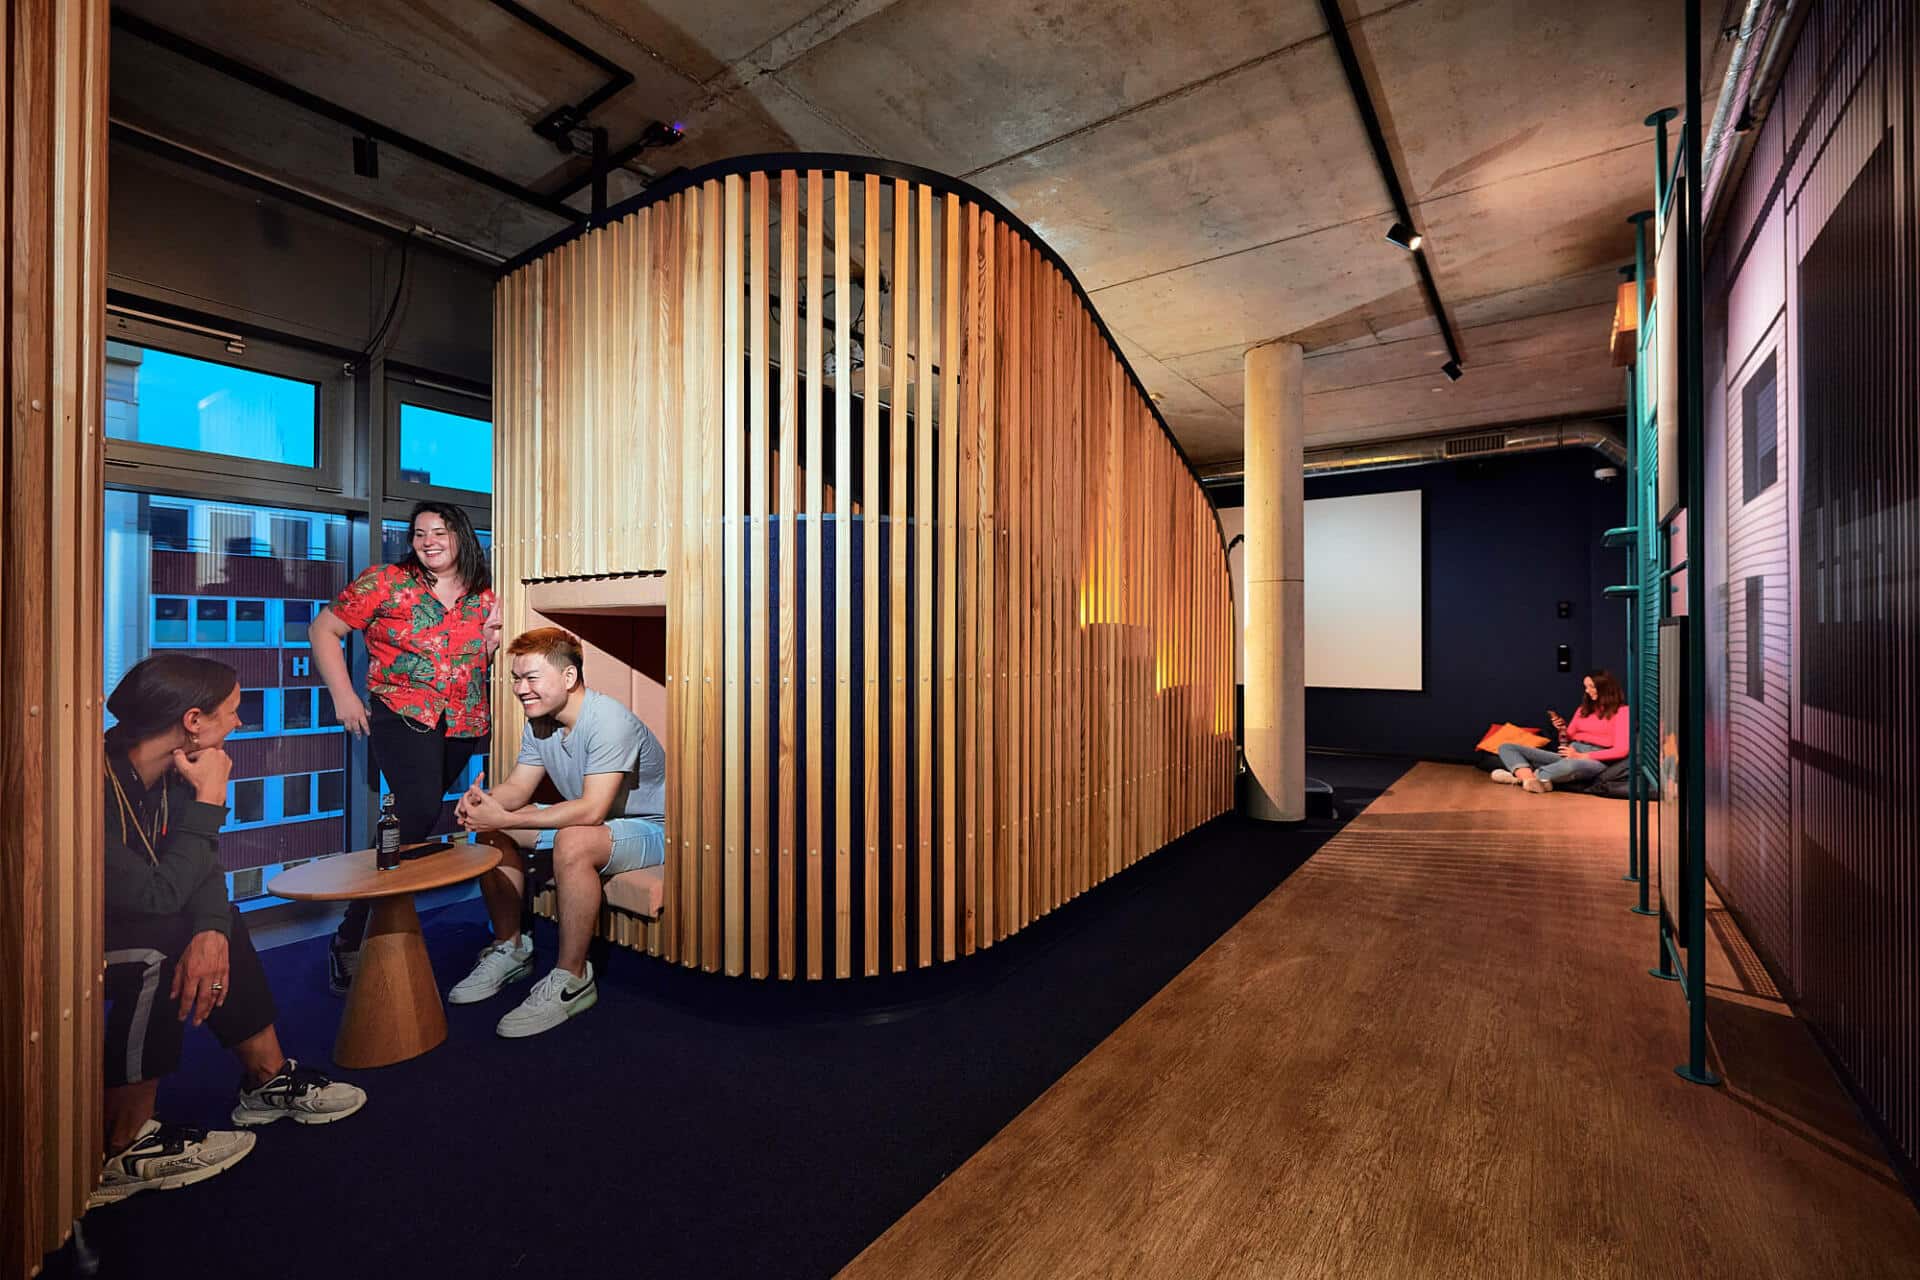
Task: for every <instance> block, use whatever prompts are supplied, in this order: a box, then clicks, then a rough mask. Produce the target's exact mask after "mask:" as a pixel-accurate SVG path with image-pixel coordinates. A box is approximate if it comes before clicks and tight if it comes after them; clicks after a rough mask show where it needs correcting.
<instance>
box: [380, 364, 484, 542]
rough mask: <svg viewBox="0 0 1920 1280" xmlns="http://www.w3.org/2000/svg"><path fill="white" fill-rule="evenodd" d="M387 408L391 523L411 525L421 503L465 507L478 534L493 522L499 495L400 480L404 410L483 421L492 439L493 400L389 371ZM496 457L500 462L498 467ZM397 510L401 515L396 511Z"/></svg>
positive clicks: (387, 490) (387, 488) (475, 393)
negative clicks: (411, 513) (410, 519)
mask: <svg viewBox="0 0 1920 1280" xmlns="http://www.w3.org/2000/svg"><path fill="white" fill-rule="evenodd" d="M386 390H387V394H386V404H385V405H384V406H383V412H384V414H385V422H386V457H385V458H384V459H383V460H382V465H383V466H384V467H385V469H386V492H387V498H388V502H387V504H386V505H387V507H388V508H389V510H388V511H387V512H385V513H383V514H384V515H385V517H386V518H387V519H390V520H405V519H406V518H407V512H408V511H411V510H412V509H413V506H414V504H415V503H417V502H428V501H433V502H451V503H454V504H455V505H457V506H461V507H465V508H466V510H467V516H468V518H469V519H471V520H472V521H473V523H474V525H475V527H476V528H479V527H485V526H486V525H487V524H488V523H489V522H490V521H491V519H492V512H493V495H492V494H491V493H482V492H481V491H479V490H478V489H455V488H452V487H451V486H447V485H435V484H420V483H418V482H416V481H412V480H403V479H401V478H400V409H401V406H402V405H409V404H410V405H414V406H417V407H418V408H422V409H434V410H437V411H439V412H441V413H451V414H456V415H458V416H459V417H462V418H478V419H480V420H482V421H484V422H486V423H487V427H488V431H489V433H491V432H492V430H493V398H492V397H491V396H490V395H486V394H484V393H482V392H480V391H478V390H475V391H472V392H468V391H464V390H461V389H459V388H456V387H453V386H450V385H447V384H444V383H438V382H434V383H429V382H424V381H420V380H416V379H413V378H410V377H408V376H407V375H405V374H403V373H397V372H395V371H394V370H393V369H391V368H389V369H388V370H387V378H386ZM497 460H498V459H497V456H496V461H497ZM395 509H397V512H398V513H397V514H394V513H393V512H394V510H395Z"/></svg>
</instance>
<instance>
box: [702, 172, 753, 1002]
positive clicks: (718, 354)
mask: <svg viewBox="0 0 1920 1280" xmlns="http://www.w3.org/2000/svg"><path fill="white" fill-rule="evenodd" d="M741 186H742V184H741V181H740V175H738V174H729V175H728V176H727V178H726V182H725V184H724V186H723V189H722V192H723V199H724V201H725V207H724V209H723V210H722V213H721V234H722V235H723V236H724V237H725V244H724V246H723V250H722V252H723V254H724V262H725V271H726V278H725V280H724V282H723V287H724V289H725V290H726V304H725V311H724V321H725V325H726V331H725V333H724V334H723V335H722V338H721V345H720V347H719V349H718V350H717V351H715V352H711V353H709V358H710V359H714V360H716V361H717V363H718V364H719V366H720V370H721V378H722V387H723V394H724V413H725V415H726V416H725V417H724V418H723V419H722V425H721V430H720V438H721V446H720V457H721V465H722V466H723V467H725V469H726V470H725V475H724V478H723V480H722V483H721V487H720V495H721V496H720V500H721V502H722V504H723V505H722V506H721V509H720V519H719V525H720V545H721V567H720V583H721V589H722V591H723V592H724V593H725V599H726V602H725V604H724V605H723V606H722V608H721V609H720V613H721V616H722V617H723V619H724V623H723V625H724V628H725V630H724V633H723V634H724V646H725V647H724V650H723V661H724V662H725V664H726V687H725V690H724V693H725V712H724V715H725V719H724V721H723V725H722V728H721V734H722V737H721V751H722V753H723V754H722V757H721V758H722V760H723V762H724V763H723V764H722V765H721V770H722V772H721V776H722V777H729V776H731V775H732V774H733V773H734V772H735V771H737V769H738V768H739V766H740V763H741V761H740V755H741V747H742V746H743V745H744V743H745V741H746V737H745V713H746V701H745V697H744V693H745V690H743V689H742V688H741V684H742V682H743V681H744V679H745V676H746V655H745V653H744V652H743V651H742V649H741V641H742V640H743V639H744V638H745V632H746V619H745V618H743V617H742V616H741V612H742V609H743V608H744V606H745V604H746V600H745V596H744V593H743V592H742V591H741V590H740V581H741V578H740V573H741V568H742V564H741V550H742V548H741V545H740V526H741V523H742V520H743V519H744V517H745V513H746V497H745V495H744V494H742V493H741V479H742V474H741V473H742V470H743V468H742V465H741V464H742V461H743V459H742V456H741V455H742V453H743V452H744V446H745V444H746V441H745V440H744V439H743V438H742V435H743V433H742V432H740V431H738V430H732V429H729V428H730V427H733V426H734V425H735V424H738V423H742V422H745V421H746V403H745V400H744V394H743V393H744V387H743V386H742V383H741V373H742V370H741V367H740V366H741V360H740V356H741V354H742V353H743V352H744V350H745V347H746V327H745V318H746V317H745V315H744V304H745V301H746V299H745V298H744V297H743V294H744V291H745V284H746V269H745V264H744V263H743V262H742V261H741V256H742V255H741V250H742V248H743V247H744V246H743V244H742V241H741V230H742V228H741V223H742V220H743V219H742V209H741ZM723 792H724V797H725V811H726V816H725V823H726V828H725V836H724V842H725V863H724V866H723V870H722V876H723V878H724V883H725V889H724V894H725V896H724V898H723V902H724V904H725V905H724V907H723V908H722V909H723V911H724V912H725V915H726V930H725V932H726V948H727V953H726V971H727V973H728V974H730V975H736V976H737V975H738V974H740V973H742V972H744V971H745V969H746V950H747V947H746V915H747V912H746V877H745V868H744V867H743V866H742V852H743V850H742V845H743V844H744V843H745V841H746V838H747V832H746V825H747V812H746V799H747V797H746V788H744V787H741V786H739V785H737V784H735V785H730V786H726V787H724V788H723Z"/></svg>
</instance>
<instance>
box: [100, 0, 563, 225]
mask: <svg viewBox="0 0 1920 1280" xmlns="http://www.w3.org/2000/svg"><path fill="white" fill-rule="evenodd" d="M113 25H114V26H115V27H117V28H119V29H120V30H122V31H126V32H128V33H129V34H131V35H135V36H138V37H139V38H140V39H142V40H145V41H147V42H148V43H149V44H154V45H158V46H159V47H160V48H163V49H166V50H168V51H170V52H172V53H176V54H178V55H179V56H181V57H183V58H186V59H187V60H188V61H190V62H194V63H198V64H199V65H200V66H203V67H206V68H207V69H209V70H211V71H217V72H219V73H220V74H221V75H224V76H227V77H229V78H230V79H233V80H237V81H239V82H240V83H242V84H245V85H248V86H249V87H251V88H254V89H258V90H260V91H261V92H262V93H268V94H272V95H273V96H274V97H276V98H279V99H281V100H282V101H284V102H290V103H292V104H293V105H294V106H296V107H299V108H301V109H302V110H305V111H310V112H312V113H313V114H314V115H317V116H321V117H323V118H325V119H328V120H332V121H334V122H335V123H337V124H341V125H345V126H346V127H347V128H349V129H352V130H353V131H354V132H355V133H359V134H362V135H364V136H366V137H369V138H372V139H374V140H375V141H378V142H384V143H387V144H388V145H389V146H392V147H395V148H397V149H399V150H401V151H405V152H407V153H408V154H409V155H413V156H416V157H418V158H419V159H422V160H425V161H426V162H427V163H429V164H432V165H435V166H437V167H439V168H441V169H444V170H446V171H447V172H448V173H452V174H457V175H458V176H460V177H462V178H465V179H467V180H468V181H469V182H474V183H478V184H479V185H481V186H484V187H491V188H492V189H493V190H495V191H498V192H500V193H502V194H503V195H508V196H512V197H513V198H514V199H515V200H518V201H520V202H521V203H522V204H525V205H528V206H531V207H532V208H535V209H539V210H540V211H542V212H543V213H548V214H551V215H552V216H554V217H556V218H561V219H563V220H565V221H567V222H579V221H582V220H584V219H585V218H586V216H587V215H586V214H584V213H582V212H580V211H579V210H578V209H575V208H574V207H573V206H571V205H569V204H567V203H566V202H565V201H564V200H561V199H559V198H558V197H555V196H551V195H543V194H542V193H540V192H538V191H535V190H534V189H533V188H531V187H527V186H522V185H521V184H520V183H518V182H515V181H513V180H512V179H511V178H506V177H502V176H501V175H500V174H497V173H494V172H493V171H492V170H489V169H483V168H481V167H480V166H479V165H477V164H474V163H472V162H470V161H467V160H462V159H461V158H460V157H459V156H456V155H454V154H453V153H452V152H449V151H443V150H441V149H440V148H439V147H436V146H434V145H432V144H431V143H427V142H422V141H421V140H420V139H418V138H415V137H413V136H412V135H410V134H405V133H402V132H400V130H398V129H395V128H393V127H392V126H390V125H384V124H381V123H380V122H379V121H377V120H373V119H369V118H368V117H366V116H363V115H361V114H360V113H359V112H357V111H351V110H349V109H348V108H346V107H343V106H341V105H339V104H338V103H335V102H329V101H328V100H327V99H325V98H322V97H320V96H318V95H317V94H312V93H308V92H307V91H306V90H305V89H301V88H298V87H296V86H294V85H291V84H288V83H287V82H286V81H285V80H282V79H280V78H278V77H277V76H272V75H269V74H267V73H266V72H264V71H261V70H259V69H258V68H255V67H250V66H248V65H247V64H246V63H244V62H241V61H239V60H237V59H235V58H230V57H228V56H227V55H226V54H223V53H220V52H217V51H216V50H213V49H209V48H207V47H206V46H205V45H203V44H198V43H196V42H194V41H192V40H189V39H187V38H186V37H185V36H182V35H178V34H175V33H174V32H172V31H168V30H167V29H166V28H164V27H157V26H155V25H153V24H152V23H151V22H148V21H147V20H146V19H144V18H138V17H135V16H134V15H133V14H130V13H127V12H125V11H124V10H121V9H115V10H114V11H113Z"/></svg>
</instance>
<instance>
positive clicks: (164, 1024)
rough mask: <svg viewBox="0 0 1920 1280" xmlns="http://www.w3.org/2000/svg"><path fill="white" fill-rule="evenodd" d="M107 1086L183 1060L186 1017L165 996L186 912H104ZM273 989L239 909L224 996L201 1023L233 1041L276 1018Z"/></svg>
mask: <svg viewBox="0 0 1920 1280" xmlns="http://www.w3.org/2000/svg"><path fill="white" fill-rule="evenodd" d="M105 932H106V938H105V944H106V945H105V951H106V956H105V960H106V983H105V994H106V998H107V1038H106V1083H107V1087H108V1088H114V1087H116V1086H118V1085H124V1084H139V1083H140V1082H141V1081H143V1080H155V1079H158V1078H159V1077H161V1076H164V1075H166V1074H167V1073H168V1072H170V1071H172V1070H173V1069H174V1068H175V1067H177V1066H179V1065H180V1045H181V1042H182V1041H183V1040H184V1039H185V1038H186V1033H187V1024H186V1023H185V1022H183V1021H182V1020H181V1018H180V1002H179V1001H178V1000H176V999H173V998H171V997H169V995H168V994H167V993H168V991H169V990H170V989H171V988H172V986H173V971H174V968H175V967H176V966H177V965H178V964H179V961H180V954H181V953H182V952H183V951H185V950H186V949H187V943H188V942H190V941H192V938H193V926H192V924H191V923H190V922H189V921H188V920H187V918H186V917H185V916H108V917H107V921H106V931H105ZM275 1017H276V1014H275V1011H274V1007H273V991H272V989H271V988H270V987H268V985H267V971H266V970H265V969H263V968H261V966H260V956H259V953H257V952H256V951H254V949H253V939H252V938H251V937H250V936H249V935H248V933H247V922H246V921H245V920H244V919H243V918H242V917H241V915H240V909H239V908H238V907H235V908H233V914H232V916H231V917H230V918H229V920H228V924H227V998H226V1000H225V1002H223V1003H222V1004H219V1005H217V1006H215V1007H214V1009H213V1011H212V1012H210V1013H209V1014H207V1021H206V1027H207V1029H208V1030H209V1031H211V1032H213V1034H214V1038H215V1039H217V1040H219V1041H220V1044H221V1045H222V1047H224V1048H228V1049H231V1048H233V1046H235V1045H237V1044H239V1043H240V1042H241V1041H242V1040H247V1039H250V1038H252V1037H253V1036H256V1035H258V1034H259V1033H260V1032H262V1031H265V1030H266V1029H267V1028H268V1027H270V1026H272V1025H273V1023H274V1018H275Z"/></svg>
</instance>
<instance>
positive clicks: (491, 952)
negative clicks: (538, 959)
mask: <svg viewBox="0 0 1920 1280" xmlns="http://www.w3.org/2000/svg"><path fill="white" fill-rule="evenodd" d="M532 972H533V939H532V938H531V937H529V936H527V935H526V934H524V933H523V934H521V935H520V936H519V937H517V938H515V939H514V940H513V941H512V942H489V943H488V944H487V945H486V946H484V947H482V948H480V960H479V962H478V963H477V964H475V965H474V966H473V972H472V973H470V974H468V975H467V976H466V977H464V978H462V979H460V981H458V982H456V983H454V984H453V990H451V991H449V992H447V1003H448V1004H477V1003H479V1002H480V1001H482V1000H490V999H492V998H493V997H494V996H496V995H499V994H500V988H502V987H504V986H506V985H507V984H508V983H509V982H515V981H518V980H519V979H521V978H524V977H526V976H527V975H528V974H530V973H532Z"/></svg>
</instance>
